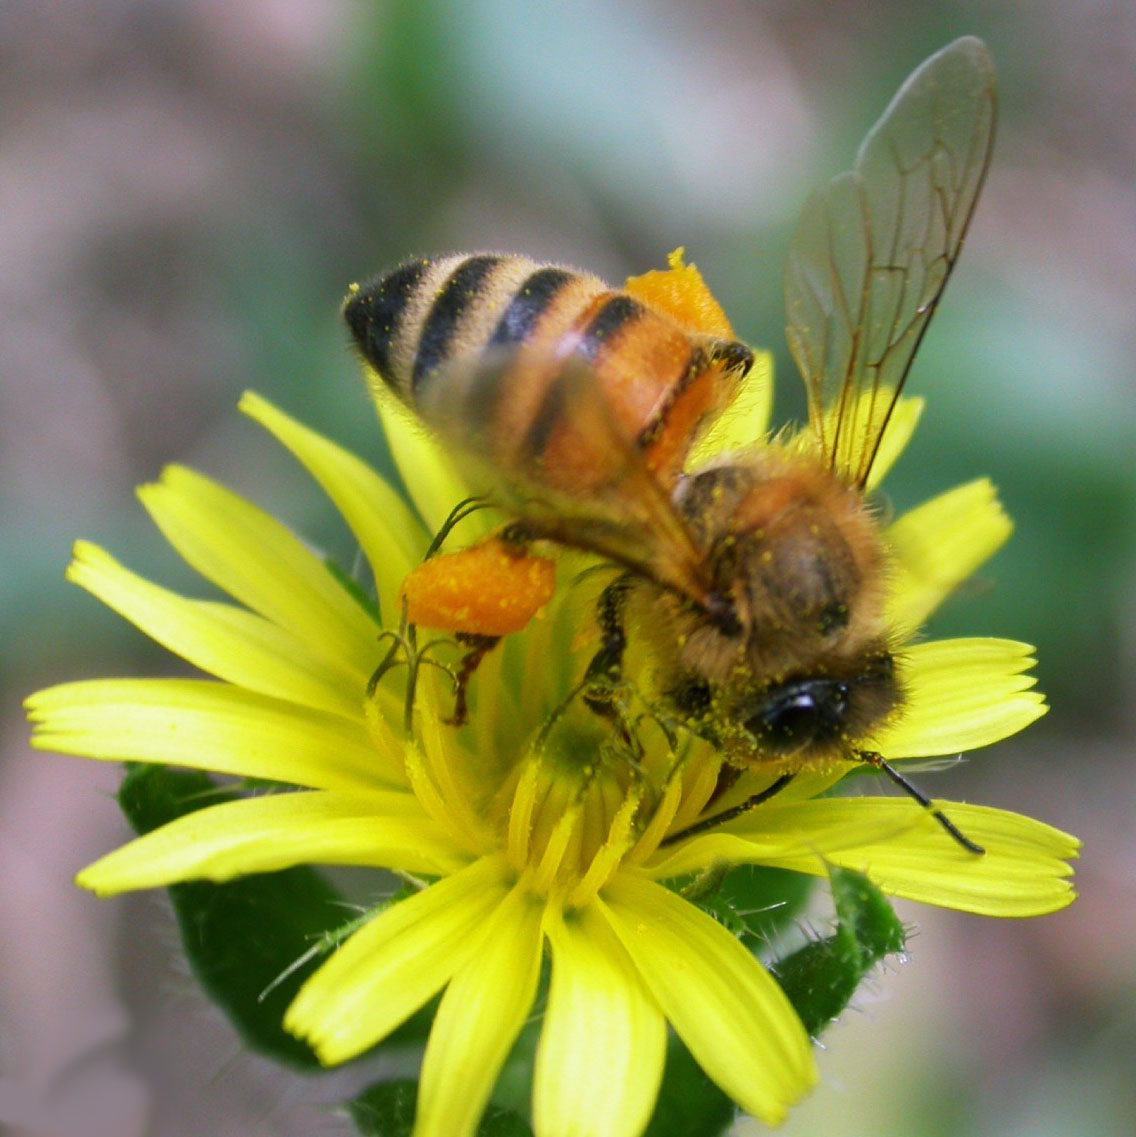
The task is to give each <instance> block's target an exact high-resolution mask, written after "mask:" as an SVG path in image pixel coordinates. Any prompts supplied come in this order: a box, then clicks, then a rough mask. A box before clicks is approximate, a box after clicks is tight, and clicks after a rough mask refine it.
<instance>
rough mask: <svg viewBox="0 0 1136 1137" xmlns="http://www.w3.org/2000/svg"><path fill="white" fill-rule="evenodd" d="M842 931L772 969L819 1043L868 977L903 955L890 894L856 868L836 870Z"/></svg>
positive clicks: (902, 937)
mask: <svg viewBox="0 0 1136 1137" xmlns="http://www.w3.org/2000/svg"><path fill="white" fill-rule="evenodd" d="M830 881H831V886H832V898H833V902H834V904H835V906H836V917H837V921H838V923H837V928H836V932H835V933H834V934H833V935H831V936H829V937H827V938H826V939H822V940H814V941H813V942H812V943H808V944H805V946H804V947H802V948H800V949H799V950H798V951H795V952H793V953H792V954H791V955H789V956H786V957H785V958H784V959H781V960H778V961H777V963H775V964H773V966H772V967H771V968H770V970H771V971H772V972H773V974H774V975H775V976H776V977H777V980H778V982H779V983H780V984H781V986H782V987H783V988H784V990H785V994H786V995H788V996H789V1001H790V1002H791V1003H792V1004H793V1007H794V1008H795V1010H796V1012H797V1014H798V1015H800V1017H801V1021H802V1022H803V1023H804V1024H805V1029H806V1030H807V1031H808V1032H809V1034H810V1035H812V1036H813V1037H814V1038H815V1037H817V1036H818V1035H819V1034H820V1032H821V1031H822V1030H824V1028H825V1027H826V1026H827V1025H828V1024H829V1023H830V1022H832V1020H833V1019H834V1018H836V1016H837V1015H838V1014H840V1012H841V1011H842V1010H844V1008H845V1007H846V1006H847V1005H848V1002H849V1000H850V999H851V998H852V996H853V994H854V993H855V991H856V988H857V987H858V986H859V985H860V981H861V980H862V979H863V978H864V976H865V975H867V973H868V972H869V971H870V970H871V969H872V968H873V967H875V965H876V964H877V963H879V962H880V960H882V959H883V958H884V956H886V955H890V954H893V953H895V952H900V951H902V950H903V947H904V941H905V935H904V930H903V925H902V924H901V923H900V922H899V919H898V917H897V916H896V914H895V912H894V911H893V910H892V907H891V905H890V904H889V903H888V901H887V900H886V899H885V897H884V895H883V894H882V893H881V892H880V891H879V889H877V888H876V886H875V885H874V884H872V883H871V881H869V880H868V878H867V877H865V876H863V875H861V874H860V873H858V872H853V871H852V870H851V869H838V868H834V869H832V873H831V877H830Z"/></svg>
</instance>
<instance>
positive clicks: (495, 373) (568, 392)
mask: <svg viewBox="0 0 1136 1137" xmlns="http://www.w3.org/2000/svg"><path fill="white" fill-rule="evenodd" d="M431 393H433V397H430V396H431ZM416 398H417V400H418V405H419V410H420V411H421V413H422V417H423V418H424V419H425V421H426V422H427V423H428V424H429V425H430V427H431V428H432V429H433V430H434V431H436V432H437V433H438V434H439V435H440V436H441V437H442V439H443V440H444V441H446V442H448V443H451V444H452V445H453V446H454V448H455V450H456V452H457V455H458V457H459V461H460V463H461V465H462V467H463V468H464V469H465V470H466V472H467V473H468V475H469V479H470V482H471V484H472V485H473V487H474V488H476V489H477V490H479V491H487V496H488V497H490V498H491V499H492V500H493V501H494V502H495V503H496V504H498V505H500V506H502V507H503V508H505V509H507V510H509V511H510V512H512V513H514V514H516V516H517V517H518V518H519V519H520V521H521V522H522V523H523V525H524V527H525V529H526V530H528V531H529V532H530V533H532V534H533V536H535V537H539V538H544V539H548V540H551V541H556V542H558V543H560V544H563V545H568V546H571V547H572V548H577V549H583V550H585V551H588V552H594V553H598V554H600V555H601V556H603V557H607V558H608V559H610V560H612V561H615V562H616V563H618V564H621V565H623V566H625V567H627V568H630V569H632V570H634V571H635V572H638V573H641V574H643V575H645V576H647V577H649V578H650V579H653V580H655V581H657V582H658V583H660V584H662V585H665V586H666V587H668V588H670V589H672V590H674V591H676V592H678V593H680V594H682V595H684V596H686V597H688V598H690V599H691V600H693V601H694V602H695V603H697V604H699V605H701V606H703V607H711V606H712V605H713V600H712V596H711V591H712V589H711V584H710V581H709V577H708V574H707V572H706V570H705V567H704V561H705V558H704V557H703V555H702V554H701V553H700V552H699V550H698V548H697V547H696V546H695V544H694V541H693V539H692V537H691V535H690V533H689V531H688V529H687V527H686V525H685V523H684V522H683V520H682V518H681V517H680V516H679V514H678V512H677V510H676V509H675V506H674V505H673V503H672V502H671V500H670V497H669V496H668V494H667V492H666V490H665V489H664V487H663V485H662V484H661V482H660V481H659V480H658V478H657V477H656V476H655V475H654V474H653V473H652V471H651V469H650V468H649V466H648V464H647V461H646V459H645V454H644V448H643V445H642V444H641V442H640V440H639V439H638V438H637V437H636V435H635V433H634V431H633V429H631V428H629V427H628V426H627V424H625V423H622V422H620V421H619V416H618V413H617V408H616V407H615V406H613V404H612V401H611V399H610V398H609V397H608V395H607V393H606V391H605V388H604V384H603V380H602V378H601V377H600V376H599V374H598V373H597V372H596V371H595V370H594V369H593V368H592V367H591V366H590V365H589V364H588V363H587V362H586V361H585V360H583V359H582V358H580V357H578V356H568V357H552V356H548V355H544V354H540V353H537V352H534V351H532V350H530V349H526V348H521V349H513V350H510V351H507V352H504V353H492V352H491V353H488V354H486V355H484V356H482V357H481V358H478V359H476V360H474V361H468V360H467V361H461V362H458V363H456V364H454V365H452V368H451V370H450V374H448V375H445V376H444V377H443V376H435V377H433V378H432V379H431V381H430V384H429V389H428V391H427V392H424V393H423V394H419V395H416Z"/></svg>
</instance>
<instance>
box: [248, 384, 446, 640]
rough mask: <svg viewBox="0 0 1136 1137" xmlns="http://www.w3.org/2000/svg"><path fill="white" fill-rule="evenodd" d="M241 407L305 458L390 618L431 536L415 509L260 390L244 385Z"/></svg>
mask: <svg viewBox="0 0 1136 1137" xmlns="http://www.w3.org/2000/svg"><path fill="white" fill-rule="evenodd" d="M240 407H241V410H242V411H244V412H245V414H247V415H250V416H251V417H252V418H254V419H255V420H256V421H257V422H259V423H260V424H261V426H263V427H265V429H267V430H269V431H271V432H272V434H273V435H274V436H275V437H276V438H277V439H278V440H279V441H280V442H282V443H283V444H284V445H285V446H286V447H287V448H288V449H289V450H290V451H291V452H292V453H293V454H294V455H295V456H296V458H298V459H299V460H300V462H302V463H303V464H304V466H305V467H306V469H307V470H308V472H309V473H310V474H311V475H312V477H314V478H315V479H316V481H318V482H319V484H320V485H321V486H322V487H323V490H324V492H325V493H326V494H327V496H328V497H329V498H331V500H332V501H333V502H334V503H335V506H336V508H337V509H338V510H339V512H340V513H341V514H342V515H343V518H344V520H345V521H346V522H347V524H348V526H350V528H351V532H352V533H353V534H354V535H355V539H356V540H357V541H358V542H359V545H360V547H361V548H362V549H363V552H364V553H365V554H366V557H367V560H368V562H369V563H370V565H371V572H372V574H373V575H374V578H375V588H376V591H377V592H378V596H379V605H380V610H381V611H382V613H383V616H384V619H386V620H387V621H388V622H391V621H394V620H395V619H396V618H397V614H398V603H397V597H398V589H399V586H400V585H401V583H402V579H403V577H404V576H406V574H407V573H408V572H409V571H410V570H411V569H412V568H413V567H414V566H415V565H416V564H418V562H419V561H420V560H421V559H422V555H423V553H425V551H426V546H427V545H428V544H429V540H430V538H429V536H428V535H427V533H426V531H425V530H424V529H423V528H422V526H421V524H420V523H419V522H418V519H417V518H416V517H415V516H414V514H413V512H412V511H411V510H410V508H409V507H408V506H407V504H406V503H405V502H404V501H403V499H402V498H401V497H400V496H399V495H398V494H397V493H396V492H395V491H394V490H393V489H392V488H391V487H390V486H389V485H388V484H387V483H386V482H385V481H383V479H382V478H380V477H379V475H378V474H376V473H375V471H374V470H373V469H371V467H370V466H368V465H367V464H366V463H365V462H363V461H361V460H360V459H359V458H357V457H356V456H355V455H354V454H352V453H350V452H349V451H347V450H344V449H343V448H342V447H339V446H336V445H335V444H334V443H333V442H330V441H329V440H328V439H326V438H324V437H323V435H321V434H317V433H316V432H315V431H314V430H309V429H308V428H307V427H306V426H303V425H302V424H301V423H299V422H297V421H296V420H295V419H293V418H290V417H289V416H288V415H286V414H284V413H283V412H282V411H280V410H278V409H277V408H276V407H274V406H273V405H272V404H271V403H269V402H268V401H267V400H265V399H262V398H261V397H260V396H259V395H257V394H255V393H254V392H252V391H246V392H245V394H244V395H243V396H242V398H241V403H240Z"/></svg>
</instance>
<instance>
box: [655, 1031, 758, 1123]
mask: <svg viewBox="0 0 1136 1137" xmlns="http://www.w3.org/2000/svg"><path fill="white" fill-rule="evenodd" d="M736 1117H737V1106H735V1105H734V1103H733V1101H732V1100H731V1099H730V1098H729V1097H728V1096H727V1095H726V1094H725V1093H723V1092H722V1091H721V1090H720V1089H718V1087H717V1086H716V1085H715V1084H714V1083H713V1082H712V1081H710V1079H709V1078H708V1077H707V1076H706V1073H705V1072H704V1071H703V1069H702V1067H701V1066H699V1065H698V1063H697V1062H695V1060H694V1058H693V1057H692V1056H691V1053H690V1051H689V1050H687V1048H686V1046H685V1045H684V1044H683V1041H682V1039H680V1038H679V1037H678V1036H677V1035H676V1034H675V1033H674V1031H668V1032H667V1061H666V1066H665V1067H664V1069H663V1081H662V1085H660V1086H659V1096H658V1099H657V1100H656V1102H655V1111H654V1113H652V1114H651V1120H650V1122H649V1123H648V1125H647V1128H646V1129H645V1130H644V1133H643V1137H718V1135H719V1134H721V1133H725V1132H726V1130H727V1129H729V1127H730V1126H731V1125H732V1124H733V1123H734V1119H735V1118H736Z"/></svg>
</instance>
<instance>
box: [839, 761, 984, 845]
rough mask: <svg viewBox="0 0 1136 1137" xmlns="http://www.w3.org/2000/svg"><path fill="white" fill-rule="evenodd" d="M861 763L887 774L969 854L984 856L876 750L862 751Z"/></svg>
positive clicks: (972, 842)
mask: <svg viewBox="0 0 1136 1137" xmlns="http://www.w3.org/2000/svg"><path fill="white" fill-rule="evenodd" d="M857 758H859V760H860V761H861V762H865V763H867V765H869V766H872V767H873V768H874V769H876V770H879V771H881V772H882V773H884V774H887V776H888V777H889V778H891V780H892V781H893V782H895V784H896V785H897V786H899V788H900V789H901V790H903V792H904V793H905V794H908V795H910V796H911V797H913V798H914V799H915V800H916V801H917V802H918V803H919V804H920V805H921V806H922V807H923V808H924V809H926V810H928V811H929V812H930V814H931V816H932V817H933V818H934V819H935V820H936V821H937V822H938V823H939V824H940V825H941V826H942V827H943V828H944V829H945V830H946V831H947V832H948V833H949V834H950V835H951V836H952V837H953V838H954V839H955V840H956V841H957V842H958V843H959V844H960V845H961V846H962V847H963V848H964V849H966V851H967V852H968V853H977V854H978V855H979V856H982V855H983V854H984V853H985V852H986V850H985V849H984V848H983V847H982V846H981V845H978V844H976V843H975V842H974V841H972V840H971V839H970V838H969V837H967V836H966V835H965V834H964V833H963V832H962V830H960V829H959V828H958V826H957V825H955V823H954V822H953V821H952V820H951V819H950V818H949V817H948V816H947V815H946V814H945V813H944V812H943V811H942V810H941V809H940V808H939V807H938V806H937V805H935V803H934V802H933V801H931V799H930V798H929V797H927V796H926V794H924V793H922V792H921V791H920V790H918V789H916V787H915V786H914V785H912V783H911V782H909V781H908V780H907V779H906V778H905V777H904V776H903V775H902V774H901V773H900V772H899V771H898V770H897V769H896V768H895V767H894V766H893V765H892V764H891V763H890V762H889V761H888V760H887V759H886V758H885V757H884V756H883V755H882V754H878V753H877V752H876V751H874V750H862V751H860V753H859V754H858V755H857Z"/></svg>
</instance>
